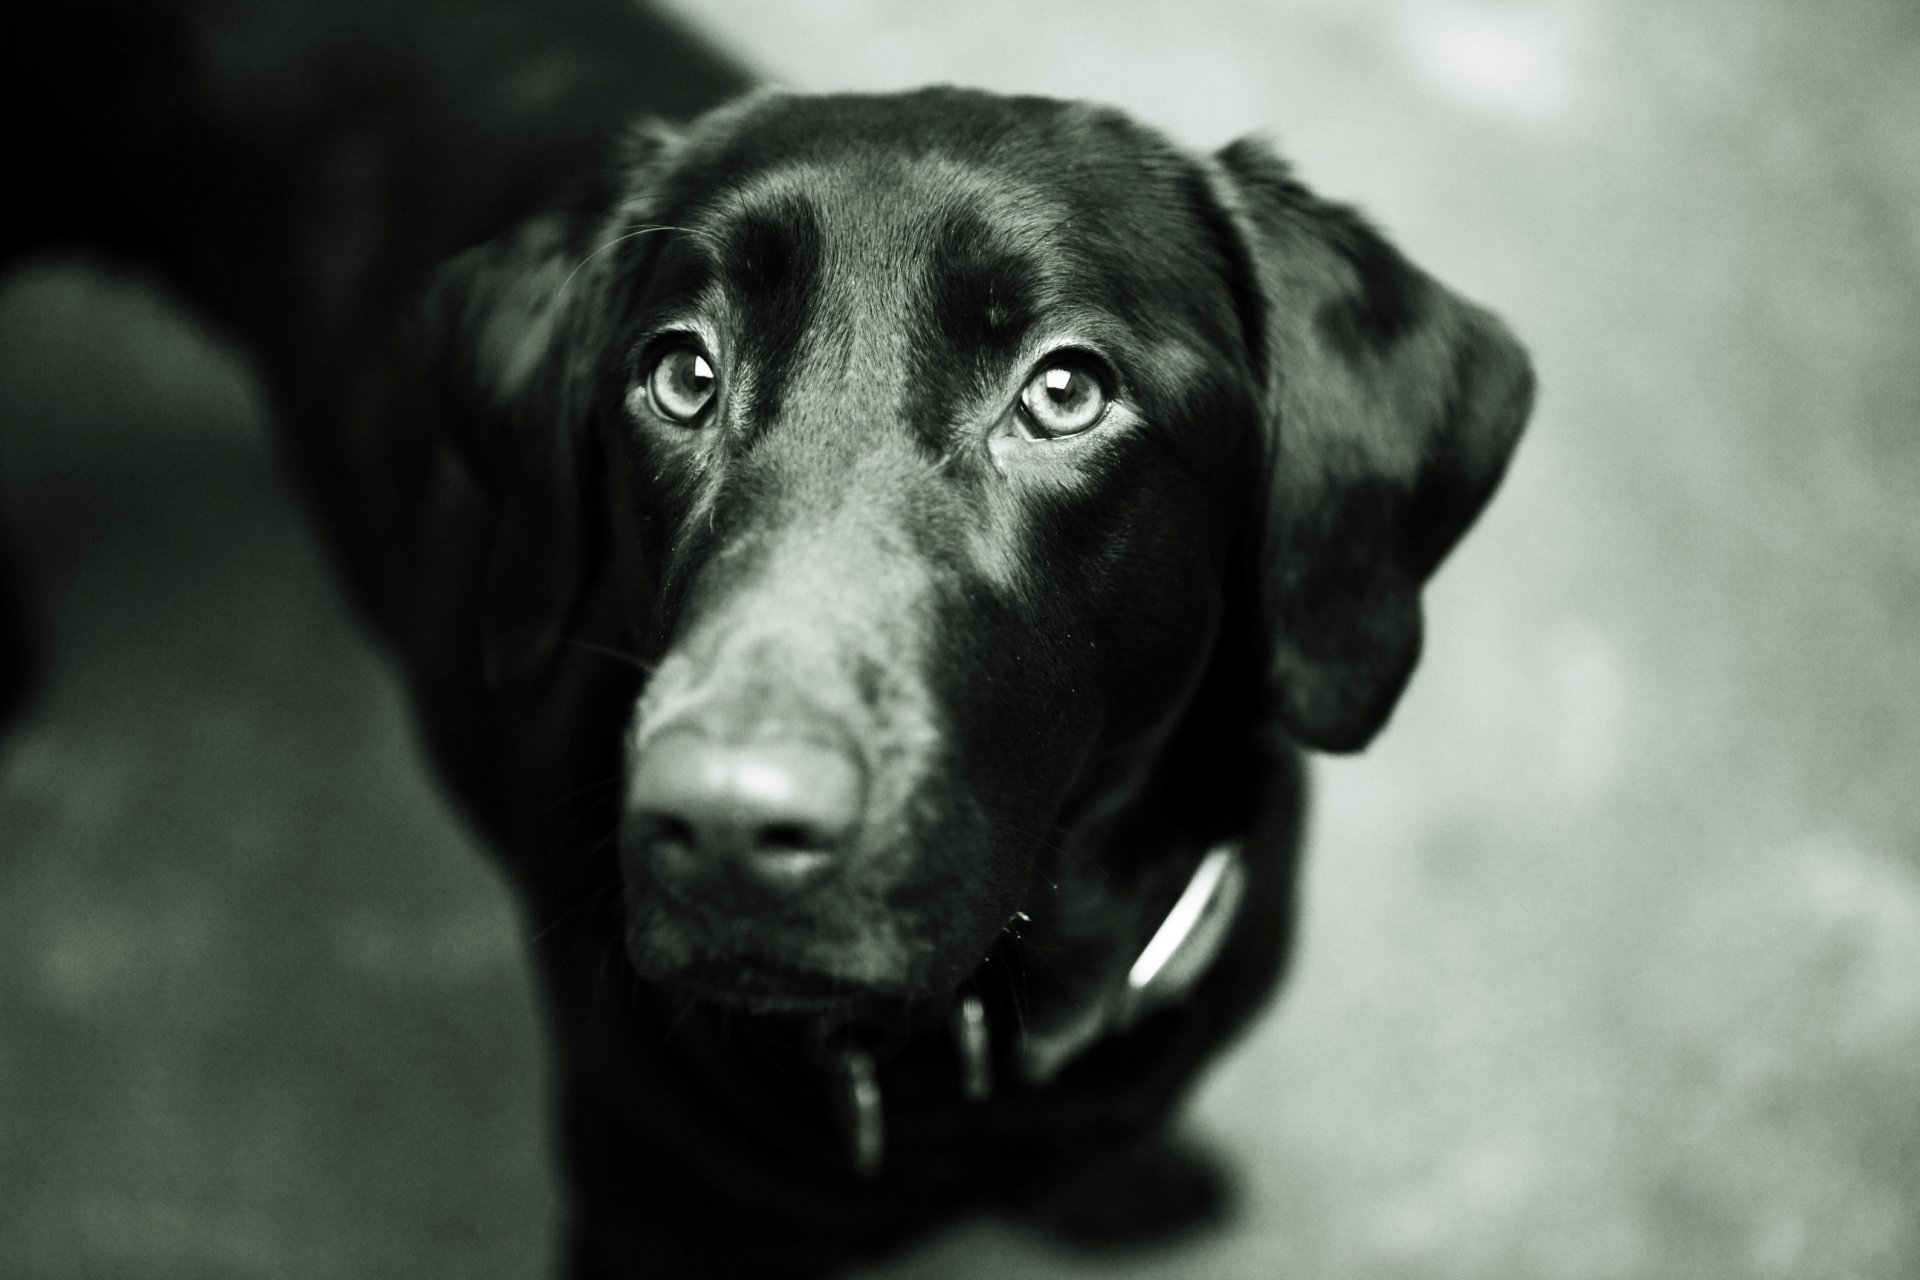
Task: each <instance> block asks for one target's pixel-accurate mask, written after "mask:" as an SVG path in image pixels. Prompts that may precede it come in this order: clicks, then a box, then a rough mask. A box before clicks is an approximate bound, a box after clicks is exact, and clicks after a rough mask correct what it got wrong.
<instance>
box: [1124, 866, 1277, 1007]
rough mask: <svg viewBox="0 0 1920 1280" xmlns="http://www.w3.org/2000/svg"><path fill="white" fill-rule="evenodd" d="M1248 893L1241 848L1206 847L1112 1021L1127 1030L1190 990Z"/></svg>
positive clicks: (1211, 959)
mask: <svg viewBox="0 0 1920 1280" xmlns="http://www.w3.org/2000/svg"><path fill="white" fill-rule="evenodd" d="M1246 892H1247V868H1246V864H1245V862H1244V861H1243V860H1242V859H1241V857H1240V847H1239V846H1238V845H1237V844H1218V845H1215V846H1214V847H1213V848H1212V849H1209V850H1208V851H1207V856H1206V857H1204V858H1202V859H1200V865H1199V866H1197V867H1195V868H1194V871H1193V878H1192V879H1190V880H1188V881H1187V887H1186V888H1185V889H1184V890H1182V891H1181V894H1180V898H1179V900H1178V901H1177V902H1175V903H1174V904H1173V909H1172V910H1171V911H1169V912H1167V918H1166V919H1165V920H1162V921H1161V922H1160V927H1159V928H1158V929H1156V930H1155V931H1154V934H1153V937H1152V938H1151V939H1150V940H1149V941H1148V942H1147V945H1146V947H1145V949H1143V950H1142V951H1141V952H1140V957H1139V959H1137V960H1135V961H1134V962H1133V967H1132V968H1131V969H1129V970H1128V971H1127V989H1126V993H1125V994H1124V995H1123V996H1121V998H1120V1007H1119V1009H1118V1010H1117V1012H1116V1014H1115V1017H1114V1022H1115V1024H1116V1025H1117V1026H1119V1027H1122V1028H1124V1027H1130V1026H1132V1025H1133V1024H1134V1023H1135V1022H1138V1021H1139V1020H1140V1018H1141V1017H1142V1016H1143V1015H1144V1014H1147V1013H1150V1012H1152V1011H1153V1010H1154V1009H1157V1008H1160V1007H1162V1006H1164V1005H1168V1004H1171V1003H1173V1002H1174V1001H1176V1000H1179V999H1182V998H1183V997H1185V996H1186V994H1187V993H1188V992H1190V991H1192V990H1193V988H1194V985H1195V984H1196V983H1198V982H1199V981H1200V979H1201V978H1202V977H1203V976H1205V974H1206V972H1207V970H1208V969H1209V968H1211V967H1212V965H1213V962H1214V961H1215V960H1217V959H1218V958H1219V956H1220V948H1221V947H1223V946H1225V945H1226V941H1227V932H1228V930H1229V929H1230V928H1231V927H1232V925H1233V920H1234V916H1235V915H1237V914H1238V913H1239V910H1240V902H1241V899H1243V898H1244V897H1245V896H1246Z"/></svg>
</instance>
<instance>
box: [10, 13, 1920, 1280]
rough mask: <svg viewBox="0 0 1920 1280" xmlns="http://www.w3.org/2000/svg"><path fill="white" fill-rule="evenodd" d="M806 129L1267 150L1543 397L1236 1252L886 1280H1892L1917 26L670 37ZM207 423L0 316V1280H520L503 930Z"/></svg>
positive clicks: (1199, 1114) (1399, 738) (824, 19)
mask: <svg viewBox="0 0 1920 1280" xmlns="http://www.w3.org/2000/svg"><path fill="white" fill-rule="evenodd" d="M680 12H682V13H684V14H685V16H686V17H687V18H688V19H689V20H690V21H692V22H694V23H695V24H697V25H698V26H699V27H701V28H702V29H704V30H705V31H707V32H709V33H711V34H712V36H713V37H714V38H715V39H717V40H719V41H721V42H722V43H723V44H724V45H726V46H727V47H729V48H731V49H733V50H735V51H737V52H738V54H739V55H740V56H741V57H742V58H743V59H745V60H746V61H747V62H748V63H750V64H751V65H752V66H754V67H756V68H757V69H759V70H760V71H761V72H763V73H764V74H766V75H767V76H769V77H770V78H772V79H775V80H777V81H780V82H782V83H785V84H787V85H790V86H794V87H799V88H807V89H813V88H819V89H829V88H842V87H859V88H868V87H896V86H906V85H912V84H919V83H924V82H927V81H947V80H950V81H958V82H966V83H973V84H979V85H985V86H989V87H993V88H999V89H1008V90H1028V91H1040V92H1046V93H1052V94H1061V95H1073V96H1086V97H1093V98H1099V99H1103V100H1106V101H1111V102H1115V103H1118V104H1121V105H1123V106H1125V107H1128V108H1130V109H1131V110H1133V111H1134V112H1136V113H1137V114H1138V115H1140V116H1141V117H1143V118H1144V119H1146V120H1148V121H1150V122H1154V123H1157V124H1159V125H1161V126H1163V127H1164V128H1166V129H1167V130H1168V131H1170V132H1171V133H1172V134H1173V135H1174V136H1176V137H1177V138H1179V139H1181V140H1182V141H1184V142H1187V143H1189V144H1192V145H1194V146H1197V147H1207V148H1211V147H1215V146H1218V145H1220V144H1223V143H1225V142H1226V141H1228V140H1229V139H1231V138H1232V137H1235V136H1237V135H1239V134H1241V133H1246V132H1256V131H1257V132H1264V133H1267V134H1270V135H1272V136H1273V137H1274V138H1275V139H1276V140H1277V141H1278V142H1279V143H1280V145H1281V146H1282V148H1283V149H1284V150H1285V151H1286V152H1287V153H1288V154H1289V155H1291V156H1292V157H1293V158H1294V159H1295V160H1296V161H1297V162H1298V165H1299V167H1300V170H1301V172H1302V174H1303V175H1304V176H1305V177H1306V178H1307V180H1308V181H1310V182H1311V183H1313V184H1314V185H1315V186H1317V187H1318V188H1319V189H1320V190H1321V191H1323V192H1325V193H1328V194H1331V195H1336V196H1340V197H1343V198H1347V199H1351V200H1354V201H1357V202H1358V203H1360V204H1361V205H1362V206H1363V207H1364V208H1366V209H1367V210H1368V211H1369V212H1370V213H1372V214H1373V215H1374V216H1375V217H1376V218H1377V220H1378V221H1379V222H1380V223H1382V224H1383V225H1384V226H1385V227H1386V228H1387V229H1388V230H1389V231H1390V232H1391V233H1392V234H1393V235H1394V236H1395V237H1396V238H1397V239H1398V241H1399V242H1400V243H1401V245H1402V246H1403V247H1404V248H1405V249H1406V250H1407V251H1408V252H1409V254H1410V255H1411V256H1412V257H1414V258H1415V259H1416V260H1418V261H1420V262H1422V263H1423V264H1424V265H1426V266H1427V267H1428V268H1429V269H1431V270H1432V271H1434V272H1435V273H1436V274H1438V275H1440V276H1441V277H1442V278H1443V279H1446V280H1448V281H1450V282H1451V283H1453V284H1455V285H1456V286H1458V287H1459V288H1461V289H1462V290H1463V291H1465V292H1467V293H1469V294H1471V295H1473V296H1475V297H1477V298H1479V299H1481V300H1484V301H1485V302H1487V303H1489V304H1490V305H1492V306H1493V307H1495V308H1496V309H1497V310H1499V311H1501V312H1503V313H1504V314H1505V315H1506V316H1507V317H1508V318H1509V319H1510V320H1511V322H1512V323H1513V325H1514V327H1515V328H1516V329H1517V330H1518V331H1519V333H1520V334H1521V335H1522V336H1523V337H1524V338H1526V339H1527V340H1528V342H1529V343H1530V344H1531V346H1532V348H1533V350H1534V353H1535V357H1536V360H1537V361H1538V365H1539V370H1540V374H1541V378H1542V385H1543V389H1544V390H1543V396H1542V399H1541V402H1540V407H1539V411H1538V414H1537V416H1536V419H1535V422H1534V426H1533V428H1532V431H1531V433H1530V435H1529V437H1528V439H1527V440H1526V442H1525V443H1524V445H1523V447H1522V449H1521V451H1520V454H1519V457H1518V460H1517V462H1516V464H1515V466H1514V469H1513V471H1512V473H1511V475H1510V477H1509V479H1508V480H1507V483H1506V486H1505V488H1504V490H1503V491H1502V493H1501V494H1500V496H1499V498H1498V500H1497V501H1496V502H1495V503H1494V504H1493V507H1492V509H1491V512H1490V514H1489V515H1488V517H1487V518H1486V519H1485V520H1484V522H1483V523H1482V524H1481V526H1480V527H1479V528H1478V530H1477V531H1476V532H1475V533H1474V534H1473V535H1472V536H1471V537H1469V538H1468V540H1467V541H1466V543H1465V545H1464V547H1463V549H1462V550H1461V551H1460V552H1459V553H1458V555H1457V556H1456V557H1455V558H1454V560H1452V561H1451V562H1450V563H1449V565H1448V566H1447V567H1446V568H1445V569H1444V570H1443V571H1442V573H1441V575H1440V577H1439V579H1438V581H1437V583H1436V585H1435V587H1434V589H1433V590H1432V592H1431V593H1430V595H1429V600H1428V603H1429V619H1430V637H1431V638H1430V643H1429V649H1428V654H1427V658H1426V661H1425V664H1424V666H1423V668H1422V669H1421V671H1420V673H1419V675H1418V677H1417V678H1416V680H1415V682H1414V685H1413V688H1412V691H1411V693H1410V694H1409V696H1408V698H1407V700H1406V701H1405V703H1404V704H1403V706H1402V709H1401V710H1400V712H1399V714H1398V716H1397V717H1396V719H1395V721H1394V723H1393V724H1392V726H1391V727H1390V729H1389V731H1388V732H1387V734H1386V735H1385V736H1384V737H1383V738H1382V739H1381V740H1380V741H1379V743H1378V744H1377V745H1376V746H1375V747H1374V748H1373V749H1371V750H1370V751H1369V752H1367V753H1366V754H1365V755H1363V756H1360V757H1357V758H1352V759H1343V760H1338V761H1322V762H1320V763H1319V764H1318V765H1317V767H1316V774H1315V777H1316V784H1317V798H1316V809H1315V815H1314V821H1313V833H1314V834H1313V840H1312V844H1311V853H1310V858H1309V862H1308V865H1307V868H1306V894H1305V927H1304V938H1303V944H1302V947H1301V950H1300V954H1299V960H1298V964H1297V966H1296V969H1295V971H1294V976H1293V979H1292V981H1291V984H1290V987H1289V989H1288V991H1287V993H1286V996H1285V998H1284V999H1283V1000H1282V1002H1281V1003H1280V1004H1278V1005H1277V1006H1276V1008H1275V1010H1274V1012H1273V1013H1272V1015H1271V1016H1270V1017H1269V1018H1268V1019H1267V1020H1266V1021H1265V1023H1264V1024H1263V1025H1262V1026H1261V1028H1260V1029H1259V1030H1258V1031H1257V1032H1256V1033H1255V1034H1254V1035H1253V1036H1252V1037H1250V1039H1249V1040H1248V1041H1247V1042H1246V1043H1245V1044H1244V1045H1243V1046H1242V1047H1241V1048H1240V1049H1239V1050H1238V1051H1237V1052H1236V1053H1235V1054H1234V1055H1232V1056H1231V1057H1229V1058H1228V1059H1226V1060H1224V1061H1223V1062H1222V1063H1221V1065H1220V1067H1219V1069H1218V1070H1217V1071H1216V1072H1215V1073H1214V1074H1213V1075H1212V1077H1211V1079H1210V1082H1209V1083H1208V1085H1207V1086H1206V1088H1205V1089H1204V1090H1203V1091H1202V1092H1201V1093H1200V1095H1199V1097H1198V1098H1197V1100H1196V1102H1195V1105H1194V1107H1193V1109H1192V1125H1193V1127H1194V1129H1195V1131H1196V1132H1197V1133H1198V1134H1199V1135H1200V1136H1201V1137H1202V1138H1203V1139H1205V1140H1206V1141H1208V1142H1210V1143H1211V1144H1213V1145H1214V1146H1216V1147H1217V1148H1218V1149H1219V1150H1220V1151H1221V1152H1222V1153H1223V1155H1224V1156H1225V1158H1226V1159H1227V1160H1228V1161H1229V1162H1230V1163H1231V1164H1232V1165H1233V1166H1234V1168H1235V1169H1236V1170H1237V1171H1238V1174H1239V1178H1240V1186H1241V1203H1240V1210H1239V1214H1238V1217H1237V1219H1236V1221H1235V1222H1234V1223H1233V1225H1232V1226H1231V1227H1230V1228H1228V1229H1227V1230H1225V1231H1223V1232H1221V1233H1219V1234H1217V1235H1214V1236H1210V1237H1208V1238H1206V1239H1203V1240H1199V1241H1194V1242H1190V1243H1188V1244H1185V1245H1182V1246H1179V1247H1178V1248H1177V1249H1169V1250H1163V1251H1160V1252H1156V1253H1153V1254H1149V1255H1146V1256H1142V1257H1138V1258H1129V1259H1124V1260H1120V1261H1118V1262H1105V1263H1100V1264H1097V1265H1096V1264H1094V1263H1092V1262H1089V1261H1087V1260H1084V1259H1076V1258H1073V1257H1070V1256H1066V1255H1063V1254H1058V1253H1055V1252H1051V1251H1050V1250H1049V1247H1048V1246H1046V1245H1045V1244H1043V1243H1042V1242H1040V1241H1038V1240H1036V1239H1034V1238H1032V1237H1029V1236H1027V1235H1024V1234H1022V1233H1020V1232H1018V1231H1016V1230H1014V1229H1011V1228H1007V1227H1004V1226H998V1225H994V1224H979V1225H973V1226H967V1227H963V1228H961V1229H959V1230H957V1231H955V1232H954V1233H952V1234H950V1235H949V1236H947V1237H944V1238H942V1239H940V1240H937V1241H935V1242H933V1243H932V1244H931V1245H930V1246H928V1247H927V1248H926V1249H924V1250H922V1251H921V1252H919V1253H917V1254H915V1255H913V1256H911V1257H908V1258H905V1259H902V1260H901V1261H900V1262H899V1263H898V1264H897V1265H895V1266H893V1267H891V1268H890V1269H887V1270H885V1271H876V1272H874V1273H872V1274H873V1277H874V1280H878V1278H879V1277H880V1276H883V1275H884V1276H905V1277H944V1276H954V1277H968V1276H979V1277H986V1276H994V1277H1050V1276H1070V1277H1079V1276H1086V1277H1091V1276H1095V1275H1100V1276H1129V1277H1144V1276H1164V1275H1178V1276H1182V1277H1261V1278H1266V1277H1273V1276H1297V1277H1304V1278H1309V1280H1312V1278H1320V1277H1325V1278H1328V1280H1348V1278H1351V1280H1381V1278H1387V1280H1391V1278H1394V1277H1406V1278H1408V1280H1412V1278H1415V1277H1418V1278H1421V1280H1432V1278H1436V1277H1440V1278H1447V1277H1458V1278H1460V1280H1558V1278H1561V1277H1565V1278H1567V1280H1574V1278H1576V1277H1578V1278H1583V1280H1584V1278H1588V1277H1593V1278H1609V1280H1611V1278H1618V1280H1629V1278H1632V1280H1639V1278H1645V1280H1668V1278H1671V1277H1679V1276H1685V1277H1700V1278H1720V1277H1726V1278H1728V1280H1734V1278H1740V1280H1764V1278H1767V1277H1793V1278H1795V1280H1800V1278H1804V1277H1814V1276H1818V1277H1823V1278H1828V1280H1845V1278H1850V1277H1858V1278H1860V1280H1906V1278H1910V1277H1912V1276H1915V1275H1920V805H1916V803H1915V797H1916V792H1920V9H1916V8H1915V7H1914V6H1913V5H1912V4H1911V3H1910V2H1909V0H1828V3H1825V4H1821V5H1817V6H1815V5H1798V4H1793V3H1791V2H1790V0H1422V2H1419V3H1416V2H1414V0H1189V3H1186V4H1182V5H1179V6H1173V5H1166V6H1149V5H1145V4H1129V3H1120V2H1118V0H1069V2H1063V3H1035V2H1033V0H1023V2H1021V3H1015V2H1013V0H981V2H978V3H970V4H959V3H954V4H947V5H930V4H925V3H915V2H913V0H780V2H779V3H773V2H771V0H706V2H704V3H699V4H695V3H692V2H691V0H689V2H688V3H687V4H685V5H684V6H682V7H681V9H680ZM260 419H261V415H260V412H259V410H258V406H257V398H256V394H255V392H254V390H253V389H252V388H251V386H250V385H249V383H248V382H247V380H246V376H245V373H244V371H243V370H241V369H240V368H238V367H237V366H236V365H235V364H234V362H233V361H232V360H231V359H230V358H229V357H228V356H227V355H226V354H225V353H224V352H223V351H222V350H221V349H220V347H219V346H218V345H217V344H215V343H213V342H212V341H211V340H209V339H208V338H207V337H206V336H205V335H204V334H203V333H201V332H199V331H197V330H195V329H194V328H193V327H192V326H191V325H190V324H189V323H188V322H187V321H185V320H184V319H183V318H182V316H181V315H180V314H178V313H177V312H176V311H174V310H172V309H170V308H169V307H168V305H167V304H166V303H165V302H164V301H161V300H159V299H157V298H156V297H154V296H153V295H151V294H150V293H148V292H146V291H144V290H143V289H142V288H141V287H140V286H139V285H138V284H137V283H136V282H133V281H130V280H128V279H125V278H121V277H117V276H113V275H107V274H102V273H101V272H99V271H98V270H94V269H86V268H82V267H78V266H74V265H71V264H47V265H43V266H40V267H36V268H34V269H32V270H29V271H27V272H24V273H20V274H17V275H15V276H13V277H11V278H10V279H9V280H8V281H7V282H6V283H5V286H4V290H3V291H0V511H3V512H4V513H5V519H6V520H7V522H8V524H9V533H10V535H11V541H12V545H13V546H14V548H15V549H16V551H17V552H18V553H19V558H20V560H21V562H22V563H21V566H20V568H21V571H22V575H23V578H24V580H25V582H26V584H27V586H28V587H29V588H30V590H31V592H32V595H33V597H34V602H35V608H36V612H37V613H38V615H39V617H40V618H41V620H42V622H43V624H44V628H45V635H46V636H47V639H48V666H47V669H46V671H45V673H44V683H43V686H42V696H41V698H40V700H39V701H38V703H37V704H36V705H35V707H34V708H33V710H32V711H31V712H30V714H29V715H28V716H27V717H26V718H25V719H24V721H22V722H20V723H19V724H17V725H16V726H15V728H14V729H13V730H12V732H11V733H9V734H8V735H7V736H5V737H4V738H3V739H0V922H4V927H0V1275H5V1276H29V1277H34V1278H35V1280H69V1278H72V1280H80V1278H82V1277H85V1278H88V1280H96V1278H111V1277H121V1276H125V1277H168V1278H171V1277H180V1278H182V1280H185V1278H188V1277H194V1278H200V1277H253V1276H272V1277H295V1278H302V1280H304V1278H309V1277H311V1278H320V1277H341V1278H343V1280H344V1278H353V1280H360V1278H365V1277H407V1278H409V1280H415V1278H432V1277H448V1278H452V1277H502V1278H508V1277H513V1278H518V1277H533V1276H537V1275H541V1274H543V1269H544V1267H545V1265H546V1258H547V1255H548V1250H549V1247H550V1236H551V1232H552V1230H553V1226H554V1223H555V1220H556V1200H555V1195H554V1191H553V1189H552V1185H551V1179H550V1173H549V1170H548V1166H547V1155H546V1150H545V1147H544V1139H543V1129H542V1126H543V1107H544V1093H543V1090H544V1080H543V1071H544V1068H543V1059H542V1052H543V1051H542V1048H541V1043H540V1038H539V1028H538V1025H537V1020H536V1015H535V1011H534V1008H533V1005H532V988H531V984H530V982H529V979H528V976H527V974H526V972H525V969H524V958H523V953H522V946H521V943H520V941H519V938H518V933H517V930H518V925H517V921H516V919H515V917H514V914H513V909H512V906H511V904H510V903H509V901H508V899H507V897H506V896H505V894H504V892H503V889H502V886H501V885H500V883H499V882H498V881H497V879H496V878H495V877H494V876H493V875H492V873H491V872H490V870H489V869H488V866H487V863H486V862H485V860H484V859H483V858H482V857H481V856H480V855H479V854H478V853H477V852H476V851H475V850H474V849H473V848H472V846H471V843H470V841H469V839H468V837H467V836H466V835H465V833H464V832H463V831H462V829H461V828H460V826H459V825H458V824H457V822H456V821H455V820H454V818H453V817H452V816H451V814H450V813H449V811H448V810H447V808H446V807H445V805H444V804H443V803H442V802H441V801H440V800H439V799H438V798H437V797H436V795H435V794H434V792H433V790H432V789H431V788H430V786H429V785H428V784H427V783H426V781H425V780H424V778H423V774H422V767H421V762H420V759H419V756H418V754H417V752H416V750H415V748H414V746H413V744H412V742H411V740H410V738H409V735H408V731H407V726H406V724H405V719H404V716H403V713H402V710H401V707H400V702H399V698H398V694H397V691H396V689H395V687H394V684H393V682H392V679H391V678H390V677H389V675H388V674H387V673H386V672H385V671H384V670H383V668H382V667H381V666H380V665H379V663H378V662H377V660H376V659H375V657H374V656H373V655H372V654H371V652H370V651H369V650H368V649H367V648H366V646H365V645H364V644H363V642H362V641H361V640H360V639H359V638H358V637H357V636H356V634H355V633H354V631H353V629H352V627H351V626H350V625H349V624H348V623H347V622H346V621H345V620H344V618H343V616H342V610H341V606H340V603H339V601H338V599H337V597H336V593H335V592H334V590H333V589H332V587H331V585H330V584H329V583H328V581H327V579H326V577H325V575H324V573H323V571H322V569H321V566H320V564H319V563H318V560H317V557H316V552H315V548H314V546H313V544H312V542H311V540H310V538H309V536H308V534H307V533H306V532H305V531H304V530H303V528H302V526H301V524H300V522H299V520H298V518H297V515H296V514H295V512H294V509H293V503H292V500H291V498H290V495H289V493H288V492H287V490H286V487H285V485H284V483H283V480H282V478H281V477H280V476H279V475H278V474H277V473H276V471H275V469H274V466H273V464H272V462H271V460H270V457H269V454H268V452H267V449H266V446H265V443H264V436H263V425H262V423H261V420H260Z"/></svg>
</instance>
